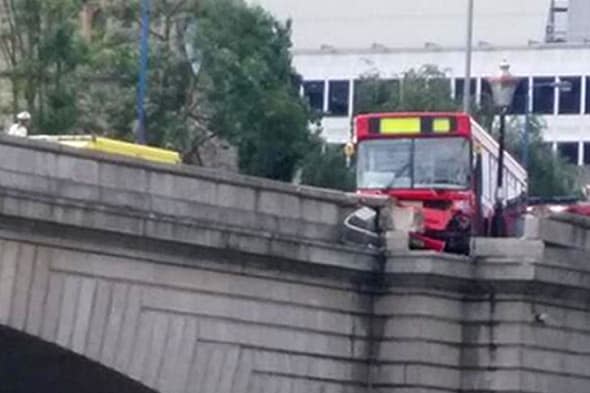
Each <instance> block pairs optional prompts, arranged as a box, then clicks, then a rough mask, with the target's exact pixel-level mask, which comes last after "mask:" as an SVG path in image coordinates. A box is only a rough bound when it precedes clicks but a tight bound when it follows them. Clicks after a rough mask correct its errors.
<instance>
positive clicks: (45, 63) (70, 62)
mask: <svg viewBox="0 0 590 393" xmlns="http://www.w3.org/2000/svg"><path fill="white" fill-rule="evenodd" d="M3 6H4V9H5V10H8V11H9V12H6V18H7V19H6V23H4V24H3V27H2V32H1V34H0V53H1V55H2V58H3V60H4V62H5V64H7V66H8V70H7V76H8V78H9V79H10V82H11V85H12V100H11V101H12V102H11V104H10V108H6V109H10V110H11V111H12V112H13V113H14V112H16V111H17V110H19V108H21V107H26V108H27V109H28V110H29V111H30V112H32V113H33V115H34V116H35V119H36V124H37V127H38V128H39V129H43V130H47V131H49V132H51V131H53V132H56V131H61V130H69V129H71V128H73V127H74V125H75V122H76V118H77V112H78V107H77V89H78V86H77V84H76V83H75V80H76V78H74V77H73V75H74V74H75V72H76V70H77V69H78V67H79V66H80V65H82V64H84V63H85V61H86V56H87V47H86V45H85V43H84V42H83V40H82V39H81V37H80V35H79V32H78V25H77V17H78V14H79V10H80V7H81V0H54V1H44V0H12V1H8V0H3Z"/></svg>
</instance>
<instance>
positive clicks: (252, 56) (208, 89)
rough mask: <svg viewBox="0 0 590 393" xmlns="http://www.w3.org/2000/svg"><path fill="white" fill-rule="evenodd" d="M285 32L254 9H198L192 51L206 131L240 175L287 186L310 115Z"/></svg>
mask: <svg viewBox="0 0 590 393" xmlns="http://www.w3.org/2000/svg"><path fill="white" fill-rule="evenodd" d="M290 35H291V26H290V23H286V24H283V23H280V22H278V21H276V20H275V19H274V18H273V17H272V16H271V15H270V14H268V13H267V12H266V11H264V10H263V9H262V8H259V7H249V6H246V5H245V4H243V3H240V2H232V1H229V0H221V1H220V0H216V1H209V2H206V3H205V4H204V7H203V14H202V16H201V18H200V22H199V29H198V33H197V36H196V39H195V42H196V46H197V47H198V48H200V49H201V51H202V55H203V59H204V60H203V72H202V76H201V78H200V79H199V86H198V88H199V91H200V92H201V94H202V95H203V97H204V99H205V102H206V105H207V107H206V108H205V109H204V113H205V114H206V116H207V117H208V119H207V124H208V129H209V131H211V132H213V133H214V134H216V135H219V136H222V137H224V138H227V139H228V140H229V141H230V142H232V143H233V144H235V145H236V146H237V147H238V149H239V161H240V168H241V169H242V171H243V172H245V173H248V174H253V175H258V176H264V177H268V178H271V179H279V180H287V181H289V180H291V178H292V176H293V174H294V172H295V170H296V167H297V164H298V163H299V161H300V160H301V159H302V158H303V155H304V153H305V152H306V151H307V150H308V148H309V145H310V133H309V131H308V125H309V121H310V119H311V113H310V111H309V109H308V108H307V106H306V104H305V102H304V101H303V99H302V98H301V97H300V96H299V91H298V86H297V85H296V84H295V83H294V82H295V81H296V79H297V78H296V74H295V70H294V69H293V67H292V66H291V55H290V48H291V40H290Z"/></svg>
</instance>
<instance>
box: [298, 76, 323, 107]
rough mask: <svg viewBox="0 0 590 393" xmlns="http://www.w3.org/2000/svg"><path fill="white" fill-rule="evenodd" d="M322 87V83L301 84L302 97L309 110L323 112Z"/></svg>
mask: <svg viewBox="0 0 590 393" xmlns="http://www.w3.org/2000/svg"><path fill="white" fill-rule="evenodd" d="M324 86H325V82H323V81H306V82H303V95H304V96H305V98H306V99H307V102H308V103H309V106H310V107H311V109H313V110H315V111H318V112H323V111H324Z"/></svg>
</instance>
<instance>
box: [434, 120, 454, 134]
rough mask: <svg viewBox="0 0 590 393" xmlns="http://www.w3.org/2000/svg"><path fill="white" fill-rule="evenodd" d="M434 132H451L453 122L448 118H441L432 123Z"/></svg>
mask: <svg viewBox="0 0 590 393" xmlns="http://www.w3.org/2000/svg"><path fill="white" fill-rule="evenodd" d="M432 131H434V132H436V133H445V132H450V131H451V120H450V119H449V118H447V117H444V118H443V117H439V118H436V119H434V120H433V121H432Z"/></svg>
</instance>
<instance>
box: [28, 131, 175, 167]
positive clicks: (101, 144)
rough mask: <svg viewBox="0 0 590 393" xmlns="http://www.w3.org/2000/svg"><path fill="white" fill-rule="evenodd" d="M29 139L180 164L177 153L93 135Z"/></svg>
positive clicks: (45, 136)
mask: <svg viewBox="0 0 590 393" xmlns="http://www.w3.org/2000/svg"><path fill="white" fill-rule="evenodd" d="M29 138H30V139H36V140H44V141H48V142H56V143H59V144H62V145H66V146H70V147H75V148H78V149H86V150H94V151H100V152H103V153H109V154H117V155H121V156H127V157H134V158H139V159H142V160H147V161H155V162H162V163H169V164H179V163H180V162H181V158H180V154H178V152H175V151H172V150H166V149H160V148H157V147H151V146H145V145H139V144H135V143H129V142H123V141H118V140H115V139H110V138H104V137H101V136H94V135H35V136H30V137H29Z"/></svg>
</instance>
